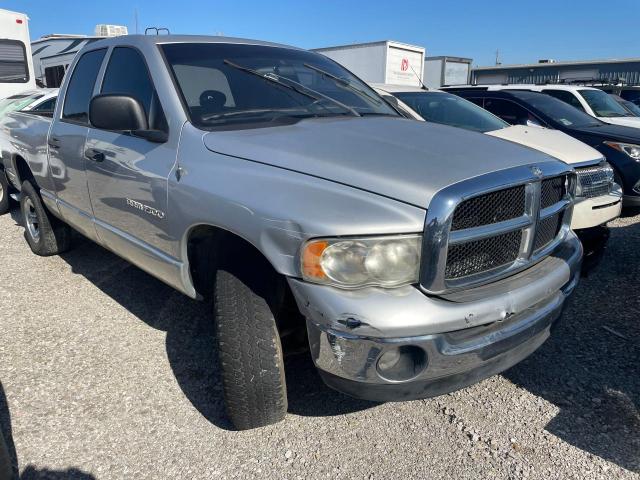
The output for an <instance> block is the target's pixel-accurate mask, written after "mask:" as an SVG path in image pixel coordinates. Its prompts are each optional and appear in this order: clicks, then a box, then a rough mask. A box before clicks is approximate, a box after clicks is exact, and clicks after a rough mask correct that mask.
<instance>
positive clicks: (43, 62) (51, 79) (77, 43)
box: [31, 33, 103, 88]
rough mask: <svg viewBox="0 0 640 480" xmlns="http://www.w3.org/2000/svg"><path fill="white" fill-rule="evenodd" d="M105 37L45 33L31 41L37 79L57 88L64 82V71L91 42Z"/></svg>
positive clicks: (41, 84) (45, 85) (47, 85)
mask: <svg viewBox="0 0 640 480" xmlns="http://www.w3.org/2000/svg"><path fill="white" fill-rule="evenodd" d="M101 38H103V37H87V36H86V35H66V34H64V35H62V34H56V33H54V34H51V35H45V36H43V37H42V38H39V39H38V40H34V41H33V42H32V43H31V49H32V50H33V66H34V71H35V77H36V81H37V82H38V85H40V86H41V87H48V88H57V87H59V86H60V85H61V84H62V79H63V77H64V73H65V72H66V71H67V68H68V67H69V64H70V63H71V61H72V60H73V57H75V55H76V53H78V51H80V49H81V48H82V47H84V46H85V45H86V44H87V43H89V42H94V41H96V40H99V39H101Z"/></svg>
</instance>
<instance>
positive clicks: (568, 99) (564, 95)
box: [542, 89, 584, 112]
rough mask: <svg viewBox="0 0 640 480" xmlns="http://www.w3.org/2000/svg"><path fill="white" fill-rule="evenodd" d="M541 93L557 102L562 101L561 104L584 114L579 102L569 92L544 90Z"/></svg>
mask: <svg viewBox="0 0 640 480" xmlns="http://www.w3.org/2000/svg"><path fill="white" fill-rule="evenodd" d="M542 93H546V94H547V95H550V96H552V97H555V98H557V99H558V100H562V101H563V102H565V103H568V104H569V105H571V106H572V107H576V108H577V109H578V110H580V111H581V112H584V108H583V107H582V104H581V103H580V100H578V99H577V98H576V96H575V95H574V94H573V93H571V92H568V91H566V90H551V89H545V90H542Z"/></svg>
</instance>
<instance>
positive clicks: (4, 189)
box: [0, 170, 10, 215]
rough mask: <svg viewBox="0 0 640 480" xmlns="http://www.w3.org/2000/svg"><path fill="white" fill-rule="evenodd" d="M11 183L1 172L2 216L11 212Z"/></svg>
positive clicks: (0, 171) (0, 197) (0, 200)
mask: <svg viewBox="0 0 640 480" xmlns="http://www.w3.org/2000/svg"><path fill="white" fill-rule="evenodd" d="M9 200H10V199H9V182H8V181H7V177H6V175H5V173H4V172H3V171H2V170H0V215H4V214H5V213H7V212H8V211H9V207H10V204H9Z"/></svg>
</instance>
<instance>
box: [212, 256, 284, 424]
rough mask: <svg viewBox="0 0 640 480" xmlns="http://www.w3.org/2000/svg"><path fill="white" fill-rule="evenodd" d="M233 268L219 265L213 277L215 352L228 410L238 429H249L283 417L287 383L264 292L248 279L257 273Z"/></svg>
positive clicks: (271, 314)
mask: <svg viewBox="0 0 640 480" xmlns="http://www.w3.org/2000/svg"><path fill="white" fill-rule="evenodd" d="M232 270H233V269H229V268H224V269H220V270H218V271H217V273H216V279H215V287H214V308H215V317H216V318H215V320H216V333H217V339H218V355H219V358H220V367H221V371H222V383H223V390H224V398H225V406H226V411H227V415H228V417H229V419H230V420H231V422H232V423H233V425H234V426H235V427H236V428H237V429H238V430H248V429H251V428H257V427H262V426H265V425H271V424H273V423H277V422H279V421H281V420H282V419H284V417H285V415H286V413H287V386H286V380H285V373H284V362H283V360H282V346H281V343H280V336H279V333H278V328H277V325H276V320H275V317H274V315H273V313H272V311H271V309H270V308H269V304H268V302H267V300H266V299H265V297H267V296H268V295H266V294H264V293H261V292H260V290H261V288H260V286H256V285H252V284H254V283H256V277H260V275H259V274H258V273H256V272H255V271H254V272H253V273H245V274H242V273H234V272H233V271H232ZM257 282H258V283H260V280H257Z"/></svg>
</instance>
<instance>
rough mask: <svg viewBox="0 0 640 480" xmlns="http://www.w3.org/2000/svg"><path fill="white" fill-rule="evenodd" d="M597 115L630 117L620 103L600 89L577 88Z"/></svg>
mask: <svg viewBox="0 0 640 480" xmlns="http://www.w3.org/2000/svg"><path fill="white" fill-rule="evenodd" d="M578 92H579V93H580V95H582V98H584V99H585V101H586V102H587V103H588V104H589V106H590V107H591V110H593V113H595V114H596V116H597V117H632V116H633V115H631V114H630V113H629V112H628V111H627V110H625V109H624V107H623V106H622V105H620V104H619V103H618V102H616V101H615V100H614V99H613V98H611V97H610V96H609V94H608V93H605V92H603V91H602V90H578Z"/></svg>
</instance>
